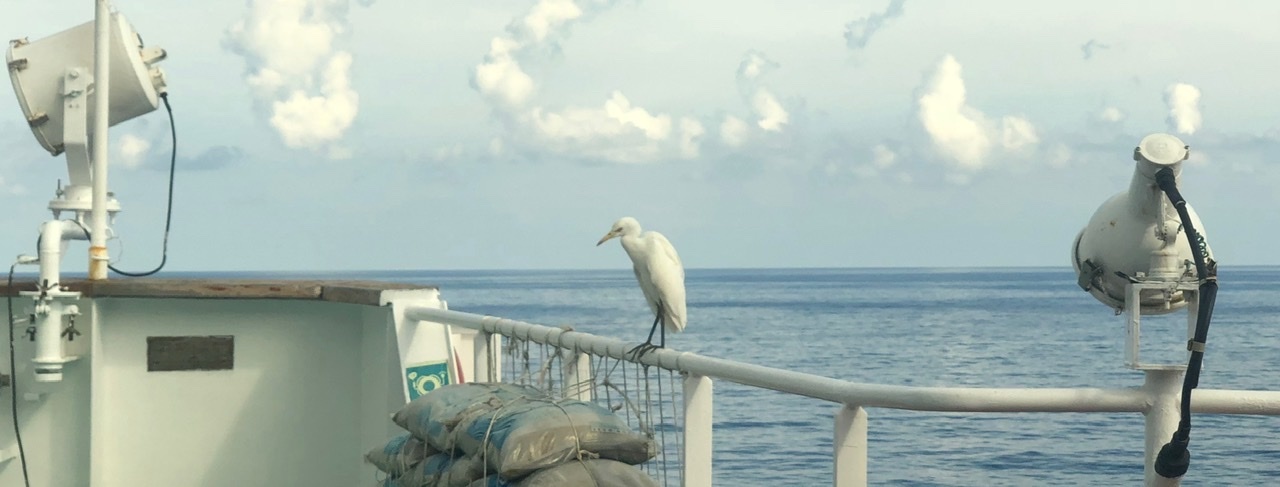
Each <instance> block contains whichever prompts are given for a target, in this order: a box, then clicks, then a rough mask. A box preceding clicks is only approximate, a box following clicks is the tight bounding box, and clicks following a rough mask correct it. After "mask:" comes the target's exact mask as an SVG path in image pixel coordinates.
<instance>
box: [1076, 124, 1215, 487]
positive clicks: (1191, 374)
mask: <svg viewBox="0 0 1280 487" xmlns="http://www.w3.org/2000/svg"><path fill="white" fill-rule="evenodd" d="M1189 151H1190V147H1188V146H1187V145H1185V144H1183V143H1182V141H1181V140H1179V139H1178V138H1177V137H1174V136H1172V135H1169V134H1151V135H1148V136H1146V137H1143V139H1142V141H1140V142H1139V143H1138V147H1137V148H1135V149H1134V151H1133V159H1134V161H1136V164H1135V165H1134V169H1133V179H1131V180H1130V182H1129V189H1128V190H1127V191H1125V192H1122V193H1120V194H1117V195H1115V196H1113V197H1111V198H1110V199H1108V200H1107V201H1106V202H1104V203H1102V206H1099V207H1098V210H1097V211H1096V212H1094V214H1093V218H1091V219H1090V220H1089V224H1088V225H1086V226H1085V227H1084V229H1083V230H1081V231H1080V234H1079V235H1077V236H1076V240H1075V244H1074V245H1073V246H1072V250H1071V263H1072V266H1073V267H1075V271H1076V277H1077V282H1078V283H1079V284H1080V287H1081V288H1082V289H1084V290H1086V291H1088V292H1089V293H1090V294H1092V295H1093V297H1094V298H1097V299H1098V301H1101V302H1102V303H1103V304H1106V305H1107V306H1110V307H1111V308H1113V309H1115V310H1116V313H1117V314H1120V313H1123V314H1124V315H1125V321H1126V328H1125V332H1126V336H1125V365H1126V366H1128V367H1129V368H1131V369H1135V370H1141V371H1142V372H1143V373H1144V374H1145V375H1146V382H1145V383H1144V384H1143V389H1144V390H1146V391H1147V392H1148V393H1149V394H1153V395H1154V396H1158V397H1162V398H1165V399H1163V400H1162V404H1159V405H1154V406H1152V407H1151V408H1150V409H1148V410H1147V411H1144V413H1143V414H1144V416H1145V417H1146V423H1147V424H1146V429H1147V438H1146V442H1145V443H1146V444H1145V448H1144V452H1145V461H1144V463H1145V469H1144V470H1145V472H1144V477H1145V485H1151V486H1176V485H1179V479H1181V478H1182V476H1183V475H1185V474H1186V472H1187V469H1188V467H1189V466H1190V464H1191V454H1190V451H1189V450H1188V445H1189V443H1190V435H1191V392H1192V390H1193V389H1195V387H1196V385H1197V384H1198V383H1199V381H1200V371H1201V369H1202V364H1203V359H1204V352H1205V343H1206V340H1207V339H1208V332H1209V322H1210V319H1211V317H1212V315H1213V307H1214V302H1215V300H1216V297H1217V293H1218V282H1217V264H1216V263H1215V262H1214V261H1213V252H1212V251H1211V250H1210V249H1209V245H1208V243H1206V241H1205V237H1204V233H1203V231H1204V226H1203V225H1202V224H1201V223H1200V218H1199V216H1197V215H1196V213H1195V210H1193V209H1191V206H1190V205H1189V204H1187V201H1186V199H1185V198H1183V197H1182V193H1181V191H1179V189H1178V186H1179V184H1178V183H1179V181H1180V179H1181V174H1182V161H1185V160H1187V156H1188V154H1189ZM1182 309H1186V311H1187V328H1186V342H1185V343H1186V352H1185V355H1183V357H1182V358H1181V359H1180V360H1178V361H1172V360H1164V361H1163V362H1162V361H1159V360H1157V361H1152V360H1149V359H1146V360H1144V358H1143V357H1142V356H1141V354H1140V352H1141V338H1142V330H1141V326H1140V323H1141V317H1142V315H1144V314H1146V315H1159V314H1167V313H1172V312H1174V311H1177V310H1182ZM1171 351H1172V350H1171ZM1179 393H1180V394H1181V395H1180V396H1179ZM1175 403H1176V404H1177V407H1170V406H1172V405H1174V404H1175ZM1166 438H1168V441H1167V442H1166V441H1165V439H1166Z"/></svg>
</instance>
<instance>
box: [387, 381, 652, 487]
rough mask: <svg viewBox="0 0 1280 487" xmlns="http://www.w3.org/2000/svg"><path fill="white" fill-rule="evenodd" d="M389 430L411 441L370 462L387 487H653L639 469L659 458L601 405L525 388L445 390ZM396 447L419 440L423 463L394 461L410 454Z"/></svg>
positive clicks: (418, 402) (400, 416)
mask: <svg viewBox="0 0 1280 487" xmlns="http://www.w3.org/2000/svg"><path fill="white" fill-rule="evenodd" d="M392 421H393V422H394V423H395V424H396V425H398V426H400V427H401V428H404V429H405V430H408V432H409V433H408V435H404V436H408V437H409V439H404V440H401V437H397V438H396V439H393V440H392V442H389V443H388V444H387V445H386V446H385V447H383V448H381V449H375V451H372V452H370V454H369V455H367V456H366V458H368V459H369V461H370V462H372V463H374V464H375V465H378V466H379V470H382V471H383V472H387V474H388V478H387V480H386V482H385V483H384V484H383V485H384V486H385V487H437V486H439V487H489V486H492V487H504V486H516V487H549V486H553V485H554V486H561V487H575V486H583V487H604V486H618V487H648V486H651V485H656V484H655V483H653V480H652V479H650V478H649V477H648V476H646V475H645V474H644V473H643V472H641V471H640V470H639V469H637V468H636V467H635V466H634V465H638V464H641V463H644V462H647V461H649V460H650V459H652V458H653V457H654V456H655V455H656V454H657V447H656V445H654V443H653V442H652V441H651V440H649V438H648V437H646V436H644V435H640V434H637V433H633V432H632V431H631V430H630V428H628V427H627V424H626V422H625V421H623V420H622V419H621V418H619V417H617V416H616V415H614V414H613V413H612V412H610V411H609V410H607V409H605V408H603V407H601V406H599V405H596V404H595V403H591V402H586V401H578V400H571V399H553V398H551V397H549V396H548V395H546V394H545V393H543V392H542V391H540V390H538V389H536V388H533V387H529V386H518V385H511V384H489V383H470V384H459V385H449V386H444V387H441V388H438V389H435V390H433V391H431V392H430V393H427V394H425V395H423V396H421V397H419V398H417V399H414V400H413V401H412V402H410V403H409V404H407V405H405V407H404V408H401V409H400V411H398V412H396V413H395V414H394V415H393V416H392ZM397 440H401V443H403V444H409V443H410V440H414V441H417V442H418V443H419V444H421V445H423V448H422V450H421V451H423V452H426V455H425V456H421V457H418V458H416V459H415V458H411V457H406V456H404V455H401V456H400V457H396V456H395V454H396V453H397V452H400V451H403V450H405V449H406V448H405V446H404V445H403V444H402V445H399V446H398V447H397V446H395V445H393V443H395V442H396V441H397ZM375 453H380V455H374V454H375ZM419 455H421V454H419ZM380 462H381V463H380ZM384 465H385V466H386V467H387V468H384V467H383V466H384Z"/></svg>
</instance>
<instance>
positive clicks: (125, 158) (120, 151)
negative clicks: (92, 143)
mask: <svg viewBox="0 0 1280 487" xmlns="http://www.w3.org/2000/svg"><path fill="white" fill-rule="evenodd" d="M150 150H151V142H149V141H147V139H144V138H142V137H138V136H136V135H133V134H124V135H122V136H120V140H119V142H116V155H117V156H118V157H117V158H116V160H115V161H113V162H116V163H119V164H120V165H121V166H122V167H124V168H126V169H137V168H138V167H140V166H142V163H143V162H144V161H145V160H146V157H147V152H149V151H150Z"/></svg>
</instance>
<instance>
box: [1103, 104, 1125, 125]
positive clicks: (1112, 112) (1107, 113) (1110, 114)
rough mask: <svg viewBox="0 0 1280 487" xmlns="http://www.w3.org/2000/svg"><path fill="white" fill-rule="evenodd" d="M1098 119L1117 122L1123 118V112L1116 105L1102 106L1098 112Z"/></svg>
mask: <svg viewBox="0 0 1280 487" xmlns="http://www.w3.org/2000/svg"><path fill="white" fill-rule="evenodd" d="M1098 120H1101V121H1103V122H1110V123H1119V122H1121V121H1123V120H1124V112H1122V111H1120V109H1119V108H1116V107H1106V108H1103V109H1102V111H1101V112H1098Z"/></svg>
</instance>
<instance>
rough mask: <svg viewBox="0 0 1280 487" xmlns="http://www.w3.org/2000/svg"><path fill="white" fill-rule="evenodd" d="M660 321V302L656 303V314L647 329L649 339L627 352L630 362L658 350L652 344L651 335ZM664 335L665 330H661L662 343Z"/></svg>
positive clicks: (664, 339)
mask: <svg viewBox="0 0 1280 487" xmlns="http://www.w3.org/2000/svg"><path fill="white" fill-rule="evenodd" d="M660 321H662V302H661V301H659V302H658V313H657V314H656V315H654V317H653V326H651V327H649V338H647V339H645V341H644V343H641V344H639V345H636V346H635V348H632V349H631V350H629V351H627V353H628V354H631V356H632V357H631V359H632V360H635V359H639V358H640V357H641V356H642V355H644V354H646V353H649V351H650V350H653V349H655V348H658V347H656V346H654V344H653V333H654V332H655V331H657V330H658V323H659V322H660ZM666 334H667V332H666V330H663V331H662V336H663V337H664V338H663V341H666V338H665V337H666Z"/></svg>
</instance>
